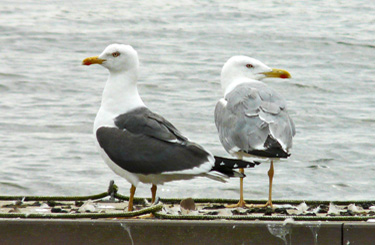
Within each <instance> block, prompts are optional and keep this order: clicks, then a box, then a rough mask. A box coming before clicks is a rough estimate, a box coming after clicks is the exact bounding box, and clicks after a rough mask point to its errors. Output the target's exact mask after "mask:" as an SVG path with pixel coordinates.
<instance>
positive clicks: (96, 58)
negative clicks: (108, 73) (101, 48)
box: [82, 56, 105, 66]
mask: <svg viewBox="0 0 375 245" xmlns="http://www.w3.org/2000/svg"><path fill="white" fill-rule="evenodd" d="M104 61H105V59H99V56H93V57H88V58H86V59H84V60H83V61H82V65H86V66H89V65H92V64H102V63H103V62H104Z"/></svg>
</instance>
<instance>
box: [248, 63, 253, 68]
mask: <svg viewBox="0 0 375 245" xmlns="http://www.w3.org/2000/svg"><path fill="white" fill-rule="evenodd" d="M246 67H247V68H253V67H254V66H253V65H252V64H247V65H246Z"/></svg>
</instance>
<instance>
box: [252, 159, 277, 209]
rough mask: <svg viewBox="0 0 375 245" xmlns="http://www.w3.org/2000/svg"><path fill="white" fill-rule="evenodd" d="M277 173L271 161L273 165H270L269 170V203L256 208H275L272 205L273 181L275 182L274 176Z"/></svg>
mask: <svg viewBox="0 0 375 245" xmlns="http://www.w3.org/2000/svg"><path fill="white" fill-rule="evenodd" d="M274 173H275V171H274V169H273V160H271V165H270V169H269V170H268V179H269V186H268V201H267V203H266V204H262V205H255V206H254V207H256V208H264V207H268V206H269V207H271V208H272V207H273V205H272V180H273V175H274Z"/></svg>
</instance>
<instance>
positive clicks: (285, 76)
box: [280, 74, 289, 79]
mask: <svg viewBox="0 0 375 245" xmlns="http://www.w3.org/2000/svg"><path fill="white" fill-rule="evenodd" d="M280 78H283V79H284V78H289V77H288V75H286V74H281V75H280Z"/></svg>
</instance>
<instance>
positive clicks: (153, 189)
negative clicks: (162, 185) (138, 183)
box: [151, 184, 158, 203]
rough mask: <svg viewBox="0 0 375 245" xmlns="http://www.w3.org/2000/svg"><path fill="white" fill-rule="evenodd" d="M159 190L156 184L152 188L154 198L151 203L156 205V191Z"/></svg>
mask: <svg viewBox="0 0 375 245" xmlns="http://www.w3.org/2000/svg"><path fill="white" fill-rule="evenodd" d="M157 189H158V187H157V186H156V185H154V184H152V187H151V195H152V198H151V203H154V202H155V198H156V190H157Z"/></svg>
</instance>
